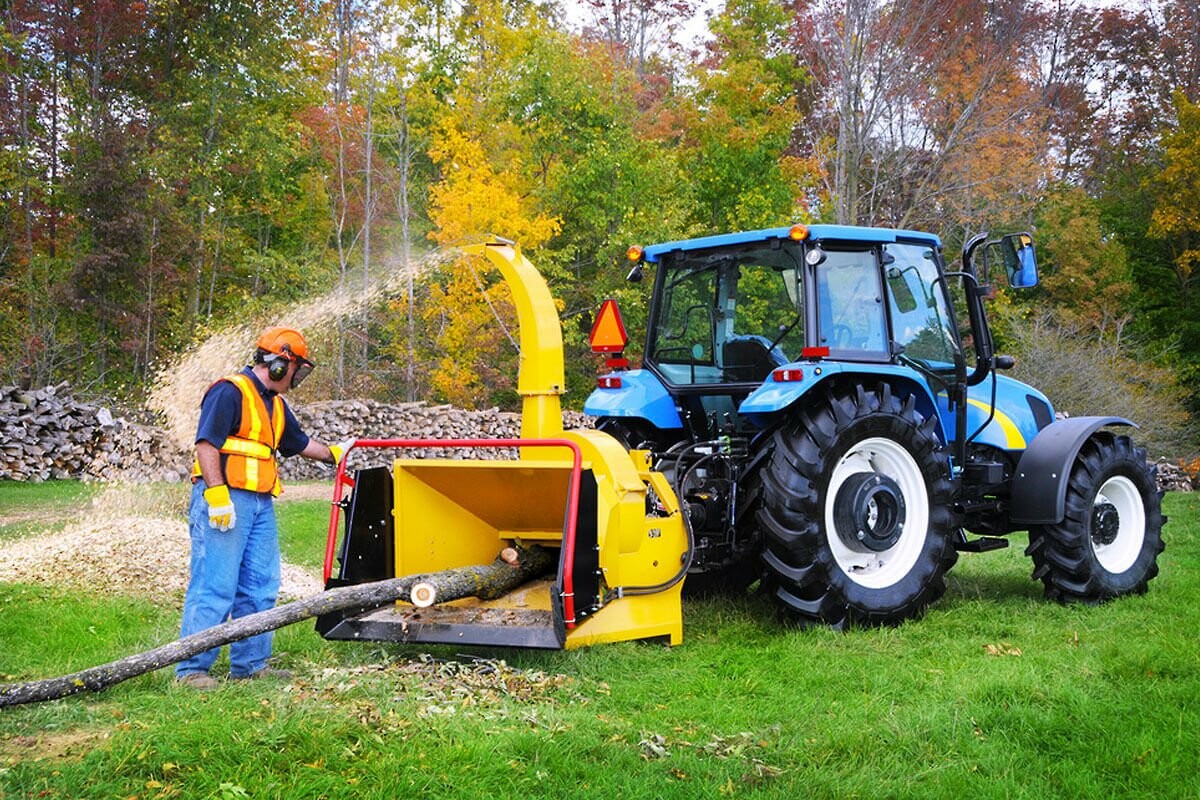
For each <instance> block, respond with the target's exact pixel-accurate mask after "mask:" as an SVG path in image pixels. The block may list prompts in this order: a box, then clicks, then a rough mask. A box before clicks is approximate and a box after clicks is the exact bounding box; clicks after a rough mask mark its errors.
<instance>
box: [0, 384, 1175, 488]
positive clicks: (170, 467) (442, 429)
mask: <svg viewBox="0 0 1200 800" xmlns="http://www.w3.org/2000/svg"><path fill="white" fill-rule="evenodd" d="M292 408H293V410H294V411H295V412H296V417H297V418H298V419H299V420H300V425H301V427H303V428H304V430H305V431H306V432H307V433H308V434H309V435H310V436H313V437H316V438H317V439H320V440H321V441H323V442H326V443H328V444H335V443H337V442H341V441H343V440H345V439H350V438H368V439H514V438H517V437H518V436H519V435H520V432H521V415H520V414H517V413H513V412H508V411H500V410H498V409H495V408H493V409H487V410H483V411H466V410H463V409H461V408H455V407H453V406H448V405H432V406H431V405H428V404H426V403H420V402H418V403H399V404H389V403H379V402H376V401H374V400H329V401H323V402H315V403H307V404H303V405H301V404H299V403H293V405H292ZM591 424H592V423H591V420H590V418H589V417H587V416H585V415H584V414H580V413H578V412H574V411H565V412H563V427H564V428H566V429H567V430H571V429H573V428H585V427H590V426H591ZM514 455H515V454H514V452H513V451H512V450H503V449H494V448H486V449H475V448H467V449H457V448H456V449H451V448H445V447H431V448H417V449H412V450H404V451H399V450H381V449H372V450H365V449H359V450H356V451H354V452H353V453H352V454H351V461H350V463H349V466H350V467H351V468H354V469H358V468H362V467H364V466H372V465H376V464H390V463H391V461H392V459H394V458H396V457H397V456H404V457H408V458H466V459H492V458H512V457H514ZM191 465H192V453H191V452H190V451H182V450H180V449H179V448H178V447H176V446H175V445H173V444H172V443H171V441H170V438H169V437H168V436H167V435H166V433H165V432H164V430H163V428H162V426H158V425H151V424H145V423H142V422H137V421H134V420H131V419H129V418H128V417H126V416H118V415H117V414H115V413H114V412H113V411H112V410H111V409H109V408H107V407H105V406H103V405H98V404H95V403H88V402H82V401H79V400H77V399H76V398H75V397H73V396H72V394H71V392H70V390H69V389H68V388H67V385H66V384H65V383H63V384H59V385H58V386H48V387H45V388H42V389H19V388H17V387H15V386H2V387H0V480H3V479H8V480H18V481H45V480H50V479H60V478H76V479H78V478H82V479H85V480H106V481H129V482H134V483H141V482H145V481H178V480H181V479H185V478H186V477H187V476H188V474H189V472H190V469H191ZM1157 467H1158V485H1159V488H1160V489H1163V490H1165V491H1177V492H1190V491H1192V489H1193V488H1194V486H1193V482H1192V479H1191V476H1190V475H1189V474H1188V473H1187V472H1186V471H1185V470H1184V469H1182V468H1181V467H1179V466H1177V465H1176V464H1174V463H1171V462H1169V461H1167V460H1165V459H1160V460H1159V461H1158V463H1157ZM280 472H281V474H282V476H283V478H284V479H285V480H293V481H294V480H326V479H329V478H331V477H332V476H333V468H332V467H330V466H328V465H326V464H320V463H317V462H313V461H309V460H307V459H303V458H287V459H283V460H282V461H281V462H280Z"/></svg>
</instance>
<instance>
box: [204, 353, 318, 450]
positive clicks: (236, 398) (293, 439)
mask: <svg viewBox="0 0 1200 800" xmlns="http://www.w3.org/2000/svg"><path fill="white" fill-rule="evenodd" d="M242 374H243V375H249V376H250V380H251V381H253V382H254V386H255V388H257V389H258V393H259V394H260V395H261V396H262V399H263V403H265V404H266V406H267V409H268V410H269V409H270V408H271V404H272V402H273V401H272V398H274V397H275V394H276V393H275V392H273V391H271V390H270V389H268V388H267V387H265V386H263V385H262V381H260V380H259V379H258V376H257V375H255V374H254V371H253V370H252V369H250V367H244V368H243V369H242ZM283 418H284V423H283V438H282V439H280V440H279V455H281V456H284V457H285V458H286V457H288V456H294V455H297V454H299V453H300V452H302V451H303V450H304V448H306V447H308V434H307V433H305V432H304V431H302V430H301V429H300V422H299V421H298V420H297V419H296V416H295V414H293V413H292V409H291V408H289V407H288V404H287V401H284V403H283ZM241 425H242V390H241V389H239V388H238V387H237V386H235V385H234V384H232V383H230V382H229V381H225V380H222V381H217V382H216V383H214V384H213V385H212V386H211V387H209V390H208V391H207V392H205V394H204V399H203V400H202V401H200V422H199V423H198V424H197V426H196V441H197V442H208V443H209V444H211V445H212V446H213V447H217V448H220V446H221V445H222V444H224V443H225V440H226V439H227V438H229V437H230V436H231V435H232V434H235V433H237V431H238V428H240V427H241ZM224 464H225V460H224V456H222V459H221V465H222V467H224Z"/></svg>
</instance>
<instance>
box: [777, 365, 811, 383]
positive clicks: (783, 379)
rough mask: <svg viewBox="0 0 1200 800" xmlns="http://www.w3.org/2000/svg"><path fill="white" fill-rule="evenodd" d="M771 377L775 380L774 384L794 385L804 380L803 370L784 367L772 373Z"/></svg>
mask: <svg viewBox="0 0 1200 800" xmlns="http://www.w3.org/2000/svg"><path fill="white" fill-rule="evenodd" d="M771 377H772V378H774V379H775V382H776V383H795V382H796V381H802V380H804V370H802V369H795V368H792V369H787V368H786V367H785V368H781V369H777V370H775V371H774V372H772V373H771Z"/></svg>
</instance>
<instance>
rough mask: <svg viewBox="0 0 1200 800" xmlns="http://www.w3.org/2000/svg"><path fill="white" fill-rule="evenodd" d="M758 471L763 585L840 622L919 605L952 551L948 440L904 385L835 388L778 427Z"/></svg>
mask: <svg viewBox="0 0 1200 800" xmlns="http://www.w3.org/2000/svg"><path fill="white" fill-rule="evenodd" d="M771 446H772V452H771V454H770V458H769V460H768V461H767V462H766V463H765V464H764V466H763V469H762V472H761V475H762V492H763V494H762V508H761V510H760V511H759V514H758V521H759V526H760V527H761V529H762V530H763V532H764V543H765V549H764V551H763V556H762V558H763V566H764V579H763V580H764V585H765V588H767V590H768V591H769V592H770V593H771V594H772V595H773V597H774V599H775V600H776V602H777V603H778V605H779V607H780V609H781V611H782V612H783V614H784V616H785V617H787V618H790V619H792V620H794V621H797V622H801V623H820V624H824V625H828V626H831V627H834V628H838V629H844V628H846V627H851V626H872V625H890V624H896V623H899V622H902V621H904V620H907V619H912V618H915V617H918V616H920V615H921V614H922V613H923V612H924V611H925V609H926V607H927V606H928V605H929V604H930V603H932V602H934V601H935V600H937V599H938V598H939V597H941V595H942V594H943V592H944V591H945V574H946V572H947V571H948V570H949V569H950V568H951V567H952V566H953V565H954V563H955V561H956V560H957V558H958V553H957V551H956V550H955V548H954V546H953V540H954V536H955V534H956V532H957V530H958V524H957V518H956V516H955V514H954V512H953V501H954V487H953V484H952V482H951V479H950V460H949V456H948V454H947V451H946V448H945V445H944V444H943V443H942V442H941V440H940V439H939V437H938V435H937V433H936V432H935V430H934V420H933V419H928V420H926V419H924V418H923V417H922V415H921V414H920V413H919V412H918V411H917V410H916V409H915V407H914V399H913V398H912V397H911V396H910V397H908V398H907V399H906V400H904V401H901V399H900V398H898V397H896V396H894V395H893V394H892V391H891V387H890V386H889V385H887V384H881V385H879V386H878V387H875V388H871V389H866V388H864V387H863V386H862V385H858V384H854V385H851V386H849V387H842V388H831V389H829V390H828V391H827V392H826V394H825V396H824V397H822V398H820V399H819V400H818V401H817V402H815V403H813V404H811V405H809V406H808V407H806V408H803V409H801V410H800V412H799V413H797V414H796V415H795V416H794V417H793V418H792V419H791V420H790V421H788V422H787V423H785V424H784V425H783V426H782V427H781V428H780V429H779V430H778V431H777V432H776V434H775V437H774V441H773V443H772V445H771Z"/></svg>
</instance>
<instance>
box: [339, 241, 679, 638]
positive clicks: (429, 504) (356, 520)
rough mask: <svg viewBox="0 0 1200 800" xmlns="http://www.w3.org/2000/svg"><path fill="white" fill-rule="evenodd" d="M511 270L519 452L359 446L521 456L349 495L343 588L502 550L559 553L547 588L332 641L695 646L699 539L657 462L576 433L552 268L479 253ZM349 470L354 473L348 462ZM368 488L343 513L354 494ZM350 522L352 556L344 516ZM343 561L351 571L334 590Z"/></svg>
mask: <svg viewBox="0 0 1200 800" xmlns="http://www.w3.org/2000/svg"><path fill="white" fill-rule="evenodd" d="M464 249H465V251H466V253H467V254H468V255H469V256H483V257H486V258H488V259H489V260H491V261H492V262H493V263H494V264H495V265H496V266H497V267H499V269H500V271H501V273H502V274H503V276H504V278H505V280H506V281H507V282H508V284H509V286H510V287H511V289H512V296H513V302H514V304H515V306H516V309H517V315H518V320H519V323H520V340H519V341H520V349H521V354H520V367H519V374H518V381H517V391H518V393H519V394H520V396H521V404H522V406H521V407H522V411H521V435H520V438H519V439H514V440H466V441H445V440H431V441H427V440H407V441H402V440H384V439H380V440H362V439H360V440H359V441H358V443H357V445H356V446H357V447H401V448H406V449H407V448H414V447H429V446H434V447H443V448H448V449H456V448H468V447H470V448H479V447H500V446H503V447H508V448H510V450H515V451H516V456H517V457H516V458H512V459H498V460H469V459H453V458H445V459H418V458H407V457H401V458H398V459H396V460H395V461H394V463H393V464H392V468H391V470H390V473H389V470H387V468H385V467H376V468H374V469H370V470H360V471H359V472H358V473H356V475H355V477H354V479H353V481H350V480H349V479H346V478H343V477H341V475H342V473H341V471H340V470H339V480H338V483H337V484H336V485H335V509H334V519H333V520H331V525H330V538H329V541H328V544H327V551H326V574H325V578H326V585H327V587H328V588H332V587H334V586H343V585H349V584H354V583H363V582H367V581H373V580H383V579H386V578H391V577H398V576H407V575H423V574H427V573H435V572H442V571H445V570H454V569H460V568H465V567H471V566H477V565H482V564H488V563H491V562H492V561H493V559H495V557H496V555H497V553H498V552H500V551H501V550H502V549H504V548H506V547H510V546H514V545H519V546H522V547H531V546H541V547H544V548H548V549H550V550H552V551H557V553H558V566H557V569H556V570H555V572H554V573H553V574H550V575H547V576H546V577H545V578H544V579H541V580H535V581H533V582H530V583H527V584H525V585H523V586H521V587H519V588H518V589H516V590H514V591H512V592H510V593H508V594H506V595H504V596H502V597H499V598H497V599H493V600H480V599H478V598H465V599H460V600H455V601H453V602H449V603H445V604H439V605H433V606H430V607H427V608H416V607H414V606H411V605H408V604H407V603H397V604H394V605H389V606H387V607H385V608H381V609H376V610H373V611H367V612H365V613H359V614H348V615H342V614H340V613H337V614H333V615H329V616H327V617H322V618H321V620H320V621H319V622H318V629H319V630H320V631H321V633H322V635H324V636H326V637H327V638H331V639H370V640H382V641H408V642H426V643H451V644H463V645H488V646H494V645H499V646H523V647H542V648H573V647H580V646H584V645H590V644H596V643H600V642H615V641H623V640H630V639H647V638H663V639H666V640H667V641H668V642H670V643H671V644H678V643H679V642H680V641H681V640H682V636H683V623H682V609H681V604H680V590H681V588H682V579H683V576H684V574H685V572H686V569H687V560H688V557H689V553H690V546H689V539H688V530H687V528H686V527H685V521H684V518H683V514H682V513H681V509H680V506H679V502H678V500H677V499H676V496H675V493H674V492H673V491H672V489H671V487H670V485H669V484H668V482H667V480H666V478H665V477H664V476H663V475H662V474H661V473H658V472H655V471H653V470H652V469H651V466H650V463H649V454H648V453H645V452H641V451H633V452H627V451H626V450H625V449H624V447H622V445H621V444H620V443H619V442H618V441H617V440H616V439H614V438H612V437H611V436H609V435H608V434H605V433H602V432H600V431H595V430H574V431H564V430H563V427H562V409H561V405H560V400H559V398H560V396H561V395H562V393H563V388H564V377H563V376H564V373H563V348H562V331H561V328H560V325H559V319H558V310H557V307H556V306H555V304H554V300H553V298H552V297H551V296H550V291H549V289H548V287H547V286H546V283H545V281H544V279H543V278H542V277H541V275H540V274H539V273H538V271H537V269H536V268H535V267H534V266H533V265H532V264H531V263H530V262H529V261H528V260H527V259H526V258H525V257H524V256H523V255H522V254H521V252H520V250H519V249H518V248H517V247H516V245H514V244H512V243H509V242H504V241H499V240H497V241H492V242H488V243H486V244H479V245H472V246H470V247H467V248H464ZM343 463H344V462H343ZM350 483H353V486H354V490H353V493H352V494H351V497H350V498H349V500H348V501H347V502H345V503H341V502H340V490H341V487H342V485H343V484H350ZM341 507H345V509H346V510H347V511H348V514H347V517H346V524H345V529H344V531H343V532H342V537H341V546H340V549H339V548H338V546H337V542H336V537H337V534H338V531H337V526H336V520H337V514H338V510H339V508H341ZM335 553H339V554H340V570H339V574H338V575H337V577H334V576H333V575H332V571H333V560H334V555H335Z"/></svg>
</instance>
